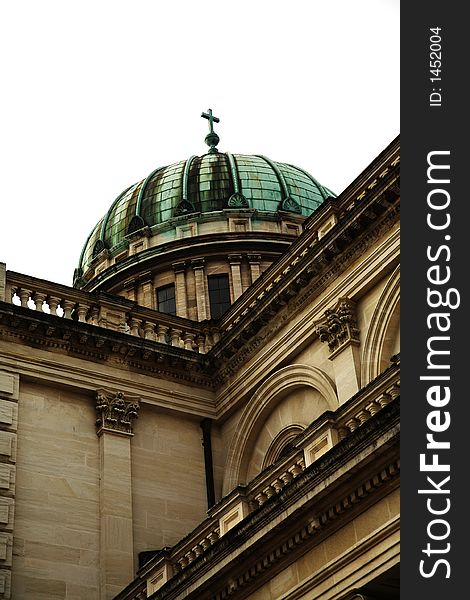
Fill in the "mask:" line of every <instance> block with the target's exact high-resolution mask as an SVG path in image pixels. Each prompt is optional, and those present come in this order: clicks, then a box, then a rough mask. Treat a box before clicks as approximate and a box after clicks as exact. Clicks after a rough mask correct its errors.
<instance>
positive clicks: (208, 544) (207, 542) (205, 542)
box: [199, 537, 211, 552]
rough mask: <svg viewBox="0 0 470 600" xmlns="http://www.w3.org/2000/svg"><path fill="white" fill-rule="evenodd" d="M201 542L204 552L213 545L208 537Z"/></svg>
mask: <svg viewBox="0 0 470 600" xmlns="http://www.w3.org/2000/svg"><path fill="white" fill-rule="evenodd" d="M199 543H200V544H201V546H202V549H203V550H204V552H205V551H206V550H207V549H208V548H210V547H211V542H210V540H209V538H208V537H205V538H203V539H202V540H201V541H200V542H199Z"/></svg>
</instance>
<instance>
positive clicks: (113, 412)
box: [96, 390, 139, 435]
mask: <svg viewBox="0 0 470 600" xmlns="http://www.w3.org/2000/svg"><path fill="white" fill-rule="evenodd" d="M138 413H139V401H138V400H137V398H132V399H126V398H125V397H124V394H123V393H122V392H116V393H113V392H106V391H104V390H98V391H97V393H96V415H97V418H96V427H97V434H98V435H101V434H102V433H103V432H105V431H111V432H113V433H120V434H124V435H133V432H132V421H133V420H134V419H137V416H138Z"/></svg>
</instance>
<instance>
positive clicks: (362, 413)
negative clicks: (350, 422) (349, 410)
mask: <svg viewBox="0 0 470 600" xmlns="http://www.w3.org/2000/svg"><path fill="white" fill-rule="evenodd" d="M369 418H370V414H369V413H368V412H367V411H366V410H361V411H360V412H359V413H358V414H357V415H356V419H357V420H358V421H359V424H360V425H362V424H363V423H365V422H366V421H367V419H369Z"/></svg>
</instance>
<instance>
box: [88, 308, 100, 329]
mask: <svg viewBox="0 0 470 600" xmlns="http://www.w3.org/2000/svg"><path fill="white" fill-rule="evenodd" d="M99 316H100V307H99V306H94V307H93V308H92V309H91V313H90V321H91V324H92V325H98V318H99Z"/></svg>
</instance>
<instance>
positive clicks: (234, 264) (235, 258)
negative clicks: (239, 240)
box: [228, 254, 243, 302]
mask: <svg viewBox="0 0 470 600" xmlns="http://www.w3.org/2000/svg"><path fill="white" fill-rule="evenodd" d="M228 262H229V264H230V270H231V272H232V291H233V301H234V302H235V300H237V298H239V297H240V296H241V295H242V293H243V287H242V274H241V263H242V257H241V256H240V255H239V254H230V255H229V256H228Z"/></svg>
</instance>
